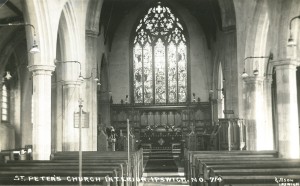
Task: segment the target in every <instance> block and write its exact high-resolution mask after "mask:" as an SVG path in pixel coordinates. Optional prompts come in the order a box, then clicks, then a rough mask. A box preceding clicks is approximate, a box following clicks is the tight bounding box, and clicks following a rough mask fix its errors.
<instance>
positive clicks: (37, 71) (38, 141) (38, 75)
mask: <svg viewBox="0 0 300 186" xmlns="http://www.w3.org/2000/svg"><path fill="white" fill-rule="evenodd" d="M28 69H29V71H31V72H32V73H33V99H32V101H33V110H32V111H33V116H32V117H33V118H32V119H33V131H32V145H33V159H34V160H49V159H50V154H51V73H52V72H53V71H54V69H55V66H52V65H32V66H29V67H28Z"/></svg>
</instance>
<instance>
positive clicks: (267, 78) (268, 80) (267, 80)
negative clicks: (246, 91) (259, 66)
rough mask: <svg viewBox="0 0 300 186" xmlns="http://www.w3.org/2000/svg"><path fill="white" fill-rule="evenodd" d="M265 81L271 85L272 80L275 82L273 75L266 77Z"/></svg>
mask: <svg viewBox="0 0 300 186" xmlns="http://www.w3.org/2000/svg"><path fill="white" fill-rule="evenodd" d="M265 82H266V83H267V84H268V85H271V84H272V82H273V78H272V76H271V77H266V78H265Z"/></svg>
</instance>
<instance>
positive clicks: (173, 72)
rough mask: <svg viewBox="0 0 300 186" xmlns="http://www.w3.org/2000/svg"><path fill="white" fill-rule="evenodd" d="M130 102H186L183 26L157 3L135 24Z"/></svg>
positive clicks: (185, 46) (169, 10)
mask: <svg viewBox="0 0 300 186" xmlns="http://www.w3.org/2000/svg"><path fill="white" fill-rule="evenodd" d="M133 98H134V103H144V104H151V103H152V104H154V103H155V104H163V103H183V102H186V101H187V45H186V36H185V35H184V29H183V24H182V23H181V22H180V20H179V19H178V18H177V17H176V16H175V15H174V13H173V12H172V11H171V9H170V8H169V7H167V6H165V5H163V4H162V3H161V2H158V3H156V4H155V5H154V6H152V7H151V8H149V10H148V12H147V14H146V15H145V16H144V17H143V18H142V19H141V20H140V21H139V24H138V26H137V28H136V30H135V36H134V41H133Z"/></svg>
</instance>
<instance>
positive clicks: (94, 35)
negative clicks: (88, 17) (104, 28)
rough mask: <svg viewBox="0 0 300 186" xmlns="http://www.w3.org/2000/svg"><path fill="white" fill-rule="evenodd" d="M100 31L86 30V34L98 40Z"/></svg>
mask: <svg viewBox="0 0 300 186" xmlns="http://www.w3.org/2000/svg"><path fill="white" fill-rule="evenodd" d="M98 33H99V32H98V31H96V30H91V29H86V30H85V34H86V35H87V36H88V37H94V38H97V37H98Z"/></svg>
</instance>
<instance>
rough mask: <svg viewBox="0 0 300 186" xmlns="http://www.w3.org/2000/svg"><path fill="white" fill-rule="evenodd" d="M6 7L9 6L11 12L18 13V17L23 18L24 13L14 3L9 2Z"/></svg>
mask: <svg viewBox="0 0 300 186" xmlns="http://www.w3.org/2000/svg"><path fill="white" fill-rule="evenodd" d="M5 6H7V7H8V8H9V9H10V10H11V11H13V12H14V13H16V14H17V15H18V16H23V12H22V11H21V10H20V9H19V8H18V7H16V6H15V5H14V4H13V3H12V2H10V1H7V2H6V3H5Z"/></svg>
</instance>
